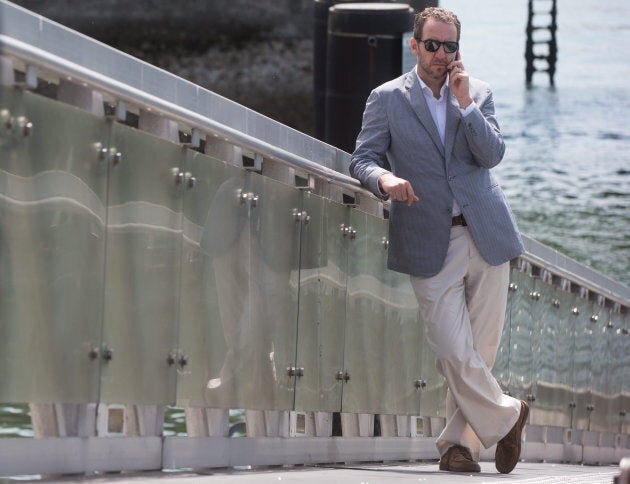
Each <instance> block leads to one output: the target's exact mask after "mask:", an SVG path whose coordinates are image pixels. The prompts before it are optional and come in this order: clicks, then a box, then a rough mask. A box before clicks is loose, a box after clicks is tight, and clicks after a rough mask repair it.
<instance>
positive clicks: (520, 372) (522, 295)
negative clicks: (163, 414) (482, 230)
mask: <svg viewBox="0 0 630 484" xmlns="http://www.w3.org/2000/svg"><path fill="white" fill-rule="evenodd" d="M510 283H511V284H514V285H515V286H516V291H512V292H511V293H510V296H509V297H510V300H509V304H510V377H509V387H508V390H509V392H510V394H511V395H512V396H513V397H516V398H521V399H523V400H524V399H526V398H527V395H530V394H531V392H532V379H531V375H532V367H533V359H534V355H533V353H532V331H533V327H534V320H533V317H532V316H533V315H532V304H531V303H532V299H531V296H530V294H531V293H532V292H533V290H534V278H533V277H532V276H531V275H529V274H528V273H526V272H521V271H519V270H518V269H517V268H513V269H512V270H511V271H510ZM513 287H514V286H513Z"/></svg>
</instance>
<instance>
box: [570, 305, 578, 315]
mask: <svg viewBox="0 0 630 484" xmlns="http://www.w3.org/2000/svg"><path fill="white" fill-rule="evenodd" d="M571 314H573V316H579V314H580V310H579V309H578V308H577V307H575V308H573V309H571Z"/></svg>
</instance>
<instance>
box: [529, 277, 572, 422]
mask: <svg viewBox="0 0 630 484" xmlns="http://www.w3.org/2000/svg"><path fill="white" fill-rule="evenodd" d="M560 292H561V290H560V288H559V287H558V286H557V285H554V284H550V283H548V282H545V281H543V280H541V279H536V282H535V285H534V294H533V299H532V304H533V305H534V306H535V308H536V312H535V314H536V319H537V324H536V325H535V331H534V341H535V344H534V348H535V350H536V357H535V358H534V365H533V373H532V382H533V391H532V395H533V397H534V400H532V401H530V404H531V406H532V410H533V411H532V413H531V414H530V422H531V423H532V424H536V425H549V426H558V427H568V426H569V425H570V423H571V418H570V417H571V415H570V410H569V409H570V407H569V405H570V403H571V402H572V400H573V387H572V384H571V383H570V382H571V381H572V380H571V372H572V368H573V366H572V364H571V363H572V358H573V354H572V350H573V332H572V329H571V328H572V326H571V324H570V319H569V318H571V317H572V316H571V314H570V312H569V310H568V306H567V304H564V305H561V304H560V299H562V296H561V295H560V296H559V294H560Z"/></svg>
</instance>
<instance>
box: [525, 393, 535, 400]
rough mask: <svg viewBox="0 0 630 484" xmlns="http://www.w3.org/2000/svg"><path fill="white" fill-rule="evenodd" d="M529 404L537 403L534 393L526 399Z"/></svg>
mask: <svg viewBox="0 0 630 484" xmlns="http://www.w3.org/2000/svg"><path fill="white" fill-rule="evenodd" d="M525 398H526V399H527V401H528V402H535V401H536V395H534V394H533V393H529V394H528V395H527V396H526V397H525Z"/></svg>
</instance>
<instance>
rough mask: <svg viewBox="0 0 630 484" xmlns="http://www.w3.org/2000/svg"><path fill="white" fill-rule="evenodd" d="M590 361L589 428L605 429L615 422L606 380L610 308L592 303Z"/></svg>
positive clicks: (610, 345) (610, 350) (610, 348)
mask: <svg viewBox="0 0 630 484" xmlns="http://www.w3.org/2000/svg"><path fill="white" fill-rule="evenodd" d="M592 311H593V313H592V315H591V321H590V323H591V331H592V336H591V337H592V355H593V356H592V360H591V392H590V400H589V403H590V405H592V409H593V410H592V411H591V415H590V422H589V430H593V431H599V432H607V431H610V429H613V428H614V427H615V426H614V422H615V421H616V414H618V413H619V412H618V410H617V411H616V412H615V407H614V404H615V397H614V393H613V386H612V385H611V382H610V365H609V359H610V358H611V354H612V345H613V341H612V336H613V335H612V331H611V328H609V326H608V323H609V322H610V321H612V315H611V311H610V309H605V308H603V307H601V306H598V305H596V304H594V305H592Z"/></svg>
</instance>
